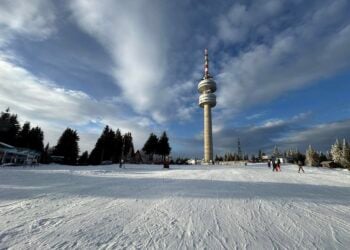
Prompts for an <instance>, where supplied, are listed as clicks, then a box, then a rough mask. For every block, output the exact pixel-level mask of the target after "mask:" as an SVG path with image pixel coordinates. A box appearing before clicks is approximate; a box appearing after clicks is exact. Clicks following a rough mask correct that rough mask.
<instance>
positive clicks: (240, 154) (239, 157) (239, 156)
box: [237, 138, 243, 161]
mask: <svg viewBox="0 0 350 250" xmlns="http://www.w3.org/2000/svg"><path fill="white" fill-rule="evenodd" d="M237 156H238V161H241V160H242V159H243V154H242V149H241V141H240V140H239V138H238V140H237Z"/></svg>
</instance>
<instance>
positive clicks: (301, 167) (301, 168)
mask: <svg viewBox="0 0 350 250" xmlns="http://www.w3.org/2000/svg"><path fill="white" fill-rule="evenodd" d="M303 165H304V163H303V162H302V161H301V160H298V166H299V170H298V173H300V170H301V171H303V173H305V171H304V168H303Z"/></svg>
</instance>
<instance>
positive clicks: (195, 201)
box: [0, 165, 350, 249]
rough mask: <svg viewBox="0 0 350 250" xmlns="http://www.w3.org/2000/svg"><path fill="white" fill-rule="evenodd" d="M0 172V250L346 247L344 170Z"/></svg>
mask: <svg viewBox="0 0 350 250" xmlns="http://www.w3.org/2000/svg"><path fill="white" fill-rule="evenodd" d="M305 172H306V173H305V174H299V173H298V172H297V166H293V165H288V166H282V172H278V173H276V172H272V171H271V169H269V168H267V166H265V165H248V166H235V167H233V166H210V167H209V166H182V167H179V166H171V168H170V170H165V169H162V168H161V166H151V165H126V166H125V168H124V169H119V167H118V166H117V165H110V166H85V167H73V166H59V165H46V166H44V165H41V166H39V167H36V168H18V167H17V168H15V167H12V168H0V218H1V220H0V249H6V248H10V249H48V248H50V249H75V248H76V249H120V248H122V249H123V248H126V249H134V248H136V249H139V248H141V249H198V248H199V249H203V248H206V249H284V248H294V249H315V248H321V249H349V246H350V172H349V171H346V170H340V169H337V170H330V169H320V168H307V167H306V168H305Z"/></svg>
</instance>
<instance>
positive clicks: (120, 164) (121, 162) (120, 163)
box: [119, 159, 124, 168]
mask: <svg viewBox="0 0 350 250" xmlns="http://www.w3.org/2000/svg"><path fill="white" fill-rule="evenodd" d="M123 163H124V160H123V159H121V160H120V162H119V168H122V167H123Z"/></svg>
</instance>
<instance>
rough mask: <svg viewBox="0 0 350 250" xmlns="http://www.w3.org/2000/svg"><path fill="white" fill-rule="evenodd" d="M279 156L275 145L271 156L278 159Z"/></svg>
mask: <svg viewBox="0 0 350 250" xmlns="http://www.w3.org/2000/svg"><path fill="white" fill-rule="evenodd" d="M280 155H281V154H280V151H279V149H278V147H277V145H275V147H274V148H273V152H272V156H274V157H279V156H280Z"/></svg>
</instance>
